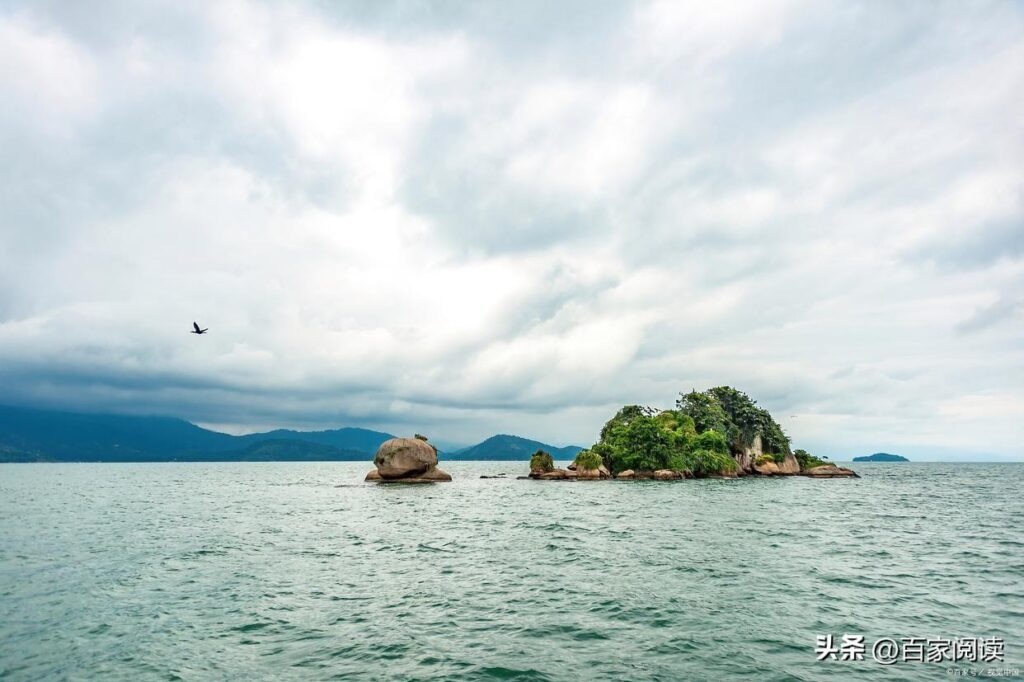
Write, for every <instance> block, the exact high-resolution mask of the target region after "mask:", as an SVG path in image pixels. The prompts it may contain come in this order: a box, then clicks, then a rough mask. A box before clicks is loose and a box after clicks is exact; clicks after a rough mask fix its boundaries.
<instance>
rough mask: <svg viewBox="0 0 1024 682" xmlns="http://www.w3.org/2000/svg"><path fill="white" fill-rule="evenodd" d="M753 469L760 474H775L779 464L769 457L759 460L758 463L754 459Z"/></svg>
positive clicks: (777, 471)
mask: <svg viewBox="0 0 1024 682" xmlns="http://www.w3.org/2000/svg"><path fill="white" fill-rule="evenodd" d="M754 471H756V472H757V473H759V474H761V475H762V476H775V475H777V474H778V473H779V465H778V464H776V463H775V462H774V461H773V460H770V459H769V460H767V461H765V462H761V463H760V464H758V463H757V462H756V461H755V462H754Z"/></svg>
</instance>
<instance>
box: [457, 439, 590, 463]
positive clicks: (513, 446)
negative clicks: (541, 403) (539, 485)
mask: <svg viewBox="0 0 1024 682" xmlns="http://www.w3.org/2000/svg"><path fill="white" fill-rule="evenodd" d="M582 449H583V448H580V447H576V446H575V445H567V446H566V447H564V448H556V447H554V446H551V445H547V444H545V443H541V442H540V441H536V440H530V439H529V438H520V437H519V436H509V435H505V434H501V435H498V436H491V437H490V438H488V439H487V440H485V441H484V442H483V443H479V444H477V445H472V446H470V447H468V448H463V449H461V450H456V451H455V452H450V453H448V455H447V456H446V457H445V459H447V460H449V461H450V460H456V461H458V460H472V459H478V460H479V459H484V460H500V461H503V462H504V461H515V460H526V459H530V455H532V454H533V453H535V452H537V450H546V451H547V452H549V453H551V456H552V457H554V458H555V459H556V460H559V459H572V458H574V457H575V456H576V453H577V452H579V451H580V450H582Z"/></svg>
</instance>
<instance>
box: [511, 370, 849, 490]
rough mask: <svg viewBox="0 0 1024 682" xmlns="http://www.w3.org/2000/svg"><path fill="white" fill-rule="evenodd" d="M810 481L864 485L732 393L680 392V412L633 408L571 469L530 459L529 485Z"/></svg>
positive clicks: (723, 389)
mask: <svg viewBox="0 0 1024 682" xmlns="http://www.w3.org/2000/svg"><path fill="white" fill-rule="evenodd" d="M739 476H810V477H812V478H859V477H858V476H857V474H856V473H855V472H854V471H852V470H851V469H847V468H844V467H839V466H836V465H835V464H832V463H829V462H825V461H823V460H821V459H819V458H817V457H815V456H814V455H812V454H810V453H809V452H807V451H805V450H799V449H798V450H791V449H790V439H789V437H788V436H787V435H786V434H785V432H783V430H782V427H781V426H779V424H778V422H776V421H775V419H773V418H772V416H771V415H770V414H769V413H768V411H767V410H765V409H763V408H761V407H758V406H757V403H756V402H755V401H754V400H752V399H751V398H750V397H749V396H748V395H747V394H746V393H743V392H742V391H738V390H736V389H734V388H731V387H729V386H718V387H716V388H711V389H708V390H706V391H702V392H697V391H691V392H690V393H680V394H679V399H678V400H677V401H676V409H674V410H657V409H654V408H650V407H643V406H640V405H627V406H625V407H623V408H622V409H621V410H619V411H618V413H617V414H616V415H615V416H614V417H612V418H611V419H610V420H609V421H608V422H607V423H606V424H605V425H604V427H603V428H602V429H601V434H600V437H599V440H598V442H597V443H595V444H594V445H592V446H591V447H590V448H589V449H587V450H583V451H581V452H580V453H579V454H577V455H576V458H575V460H574V461H573V463H572V464H570V465H569V466H568V468H566V469H559V468H556V467H555V466H554V461H553V460H552V457H551V455H550V454H548V453H546V452H543V451H538V452H537V453H535V454H534V455H533V457H532V458H531V459H530V475H529V478H534V479H538V480H563V481H566V480H602V479H605V480H610V479H612V478H615V479H620V480H630V479H654V480H679V479H684V478H735V477H739Z"/></svg>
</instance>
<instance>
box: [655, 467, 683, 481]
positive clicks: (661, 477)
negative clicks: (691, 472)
mask: <svg viewBox="0 0 1024 682" xmlns="http://www.w3.org/2000/svg"><path fill="white" fill-rule="evenodd" d="M682 477H683V475H682V474H681V473H679V472H678V471H672V470H671V469H658V470H657V471H655V472H654V480H656V481H674V480H677V479H680V478H682Z"/></svg>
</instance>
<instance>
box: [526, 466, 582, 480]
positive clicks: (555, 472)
mask: <svg viewBox="0 0 1024 682" xmlns="http://www.w3.org/2000/svg"><path fill="white" fill-rule="evenodd" d="M576 477H577V475H576V472H575V471H569V470H567V469H552V470H551V471H531V472H530V478H533V479H536V480H538V481H566V480H569V479H575V478H576Z"/></svg>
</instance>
